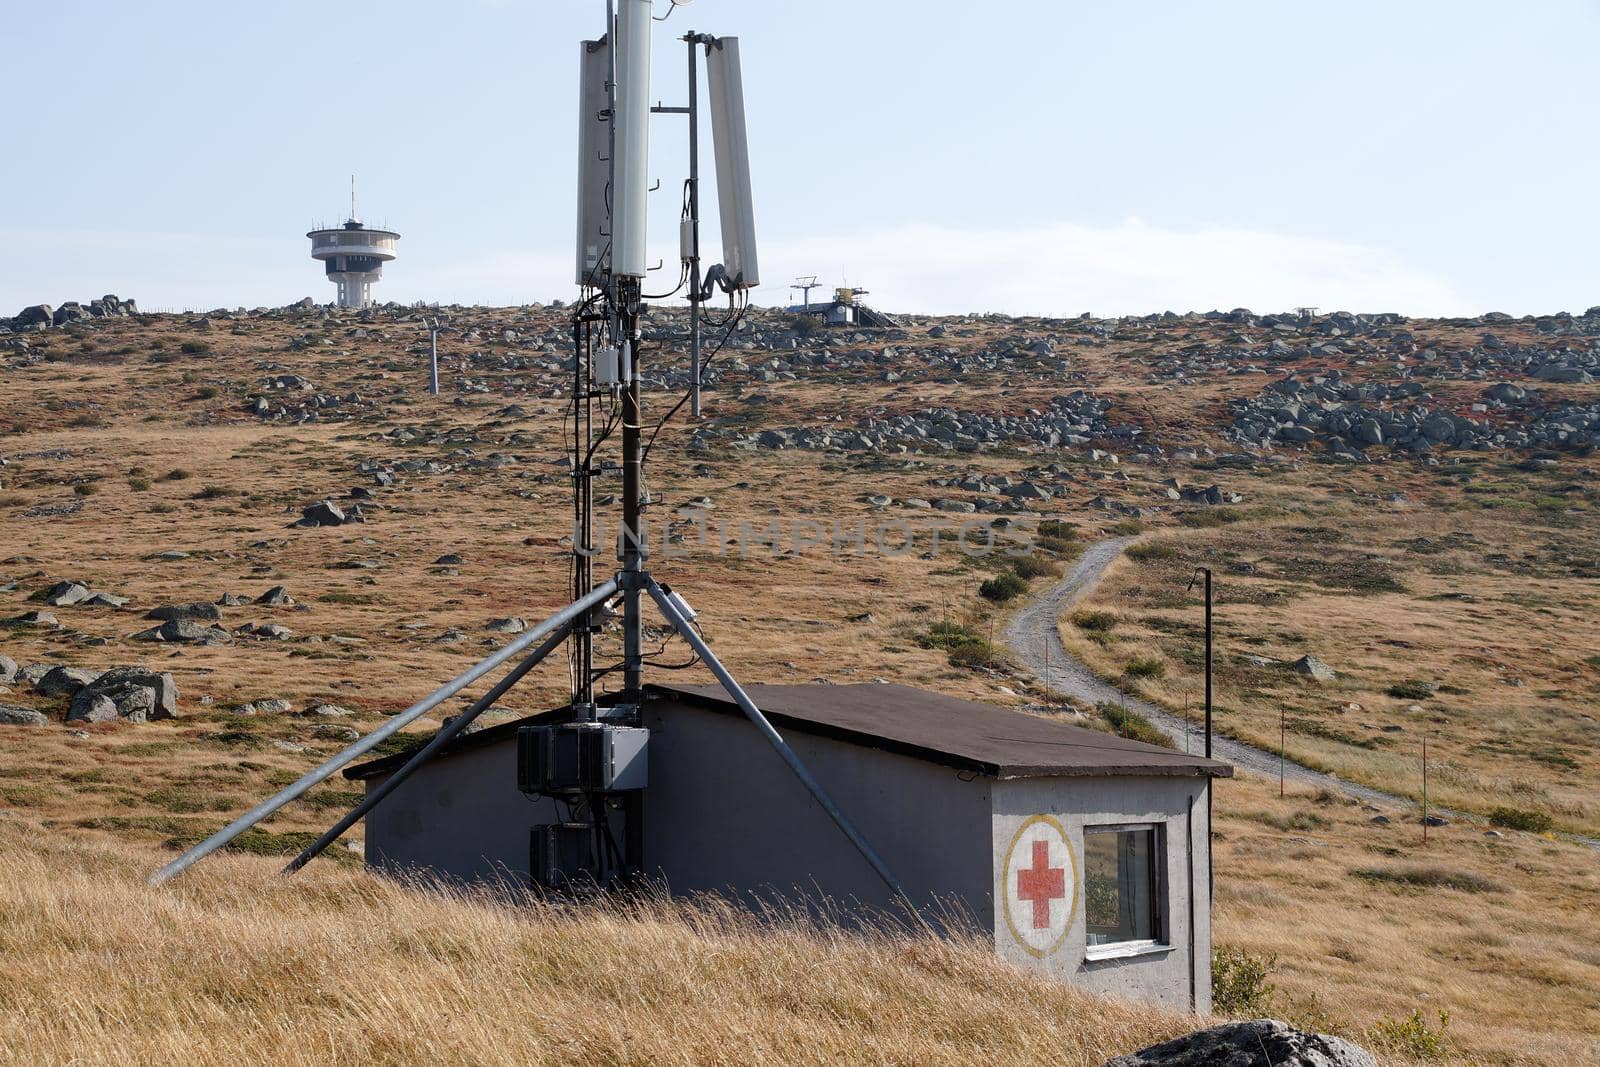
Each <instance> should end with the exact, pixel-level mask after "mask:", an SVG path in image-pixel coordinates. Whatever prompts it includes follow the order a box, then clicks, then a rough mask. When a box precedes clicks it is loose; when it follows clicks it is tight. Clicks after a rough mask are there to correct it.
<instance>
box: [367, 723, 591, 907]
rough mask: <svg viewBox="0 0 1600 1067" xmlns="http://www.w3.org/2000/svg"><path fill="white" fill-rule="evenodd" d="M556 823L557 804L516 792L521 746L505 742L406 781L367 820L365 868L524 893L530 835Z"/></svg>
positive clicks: (428, 766)
mask: <svg viewBox="0 0 1600 1067" xmlns="http://www.w3.org/2000/svg"><path fill="white" fill-rule="evenodd" d="M381 781H383V779H382V778H375V779H372V780H370V781H368V782H367V788H368V789H369V790H370V789H373V788H375V787H376V786H377V785H378V783H379V782H381ZM558 821H560V816H559V815H558V814H557V811H556V804H555V801H553V800H549V799H546V798H537V799H535V798H530V797H526V796H523V795H522V793H520V792H518V791H517V743H516V740H515V738H508V739H506V740H505V741H503V742H501V743H499V744H493V745H486V746H484V747H483V748H475V749H469V750H467V751H465V752H459V753H456V754H455V755H452V756H450V757H449V758H447V759H443V760H436V761H434V762H432V763H428V764H425V765H424V766H423V767H421V768H420V769H418V770H417V772H416V773H415V774H413V775H412V776H411V777H410V778H408V779H406V781H405V782H404V783H402V784H401V785H400V787H399V788H397V789H396V790H395V791H394V792H393V793H392V794H390V796H389V797H388V798H387V799H386V800H384V802H383V803H382V804H379V805H378V806H377V807H376V808H374V809H373V810H372V811H371V812H370V813H369V814H368V815H367V837H366V841H367V863H368V864H369V865H371V866H374V867H377V868H379V869H381V870H385V871H390V872H395V873H405V872H408V871H411V872H420V873H424V874H433V875H444V876H446V877H449V878H453V879H456V880H458V881H463V882H493V881H499V880H502V879H509V880H510V881H512V882H513V883H514V884H515V885H517V886H518V887H526V886H527V885H528V840H529V831H530V830H531V828H532V827H533V826H534V825H535V824H536V823H548V822H558ZM618 832H619V833H620V832H621V828H620V826H619V827H618Z"/></svg>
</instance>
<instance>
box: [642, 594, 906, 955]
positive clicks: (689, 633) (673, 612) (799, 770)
mask: <svg viewBox="0 0 1600 1067" xmlns="http://www.w3.org/2000/svg"><path fill="white" fill-rule="evenodd" d="M645 582H646V585H645V589H646V590H647V591H648V592H649V593H650V598H651V599H652V600H654V601H655V602H656V606H657V607H658V608H660V609H661V613H662V614H663V615H665V616H666V618H667V621H668V622H670V623H672V625H673V628H674V629H676V630H677V631H678V633H680V634H682V635H683V639H684V640H685V641H687V642H689V646H690V647H691V648H693V649H694V650H695V653H696V654H697V655H699V657H700V658H701V659H702V660H704V661H705V664H706V666H707V667H709V668H710V669H711V673H712V674H714V675H716V676H717V681H719V682H721V683H722V688H723V689H725V690H727V693H728V695H729V696H731V697H732V698H733V700H734V703H736V704H738V705H739V709H740V710H741V711H743V712H744V714H745V718H747V719H749V720H750V721H751V722H752V723H754V724H755V726H756V729H758V730H760V731H761V733H762V735H763V736H764V737H766V739H767V743H768V744H770V745H771V746H772V747H773V748H774V749H776V750H777V752H778V755H779V756H781V757H783V762H785V763H787V764H788V765H789V769H790V770H791V771H793V772H794V776H795V777H796V778H798V779H800V784H801V785H804V786H805V787H806V789H807V790H809V791H810V793H811V796H812V797H813V798H814V799H815V800H816V802H817V803H818V804H820V805H821V806H822V810H823V811H825V812H827V813H828V817H829V818H831V819H832V820H833V821H834V824H835V825H837V826H838V827H839V829H840V830H841V831H843V833H844V836H846V837H848V838H849V839H850V843H851V844H852V845H854V846H856V850H857V851H858V852H860V853H861V855H862V856H863V857H864V858H865V859H866V861H867V862H868V863H869V864H871V865H872V869H873V870H874V871H876V872H877V873H878V877H879V878H882V879H883V884H884V885H886V886H888V887H889V891H890V892H892V893H893V894H894V895H895V897H896V898H898V899H899V901H900V903H901V904H903V905H904V906H905V907H906V909H907V910H908V911H910V912H911V915H912V917H913V918H914V919H916V920H917V921H918V922H920V923H921V924H922V925H923V926H927V925H928V922H927V920H926V919H924V918H923V917H922V913H921V912H920V911H918V910H917V905H916V903H915V902H914V901H913V900H912V899H911V897H910V896H909V895H907V893H906V891H905V889H904V887H902V886H901V885H900V880H899V879H898V878H896V877H895V876H894V872H893V871H891V870H890V869H889V865H888V864H887V863H885V862H884V861H883V857H882V856H880V855H878V853H877V850H876V849H874V848H873V847H872V845H870V844H869V843H868V842H867V839H866V838H864V837H862V836H861V831H860V830H857V829H856V826H855V823H853V822H851V821H850V818H849V816H847V815H845V813H844V812H843V811H841V810H840V809H839V805H837V804H835V803H834V802H833V798H832V797H830V796H828V793H827V790H825V789H823V788H822V783H821V782H818V781H817V780H816V779H815V778H814V777H812V775H811V772H810V771H809V770H808V769H807V768H806V765H805V764H804V763H802V762H801V761H800V757H799V756H796V755H795V754H794V749H792V748H790V747H789V744H788V742H786V741H785V740H784V739H783V737H782V735H780V734H779V733H778V731H777V730H775V729H773V727H772V723H770V722H768V721H767V717H766V716H765V715H763V714H762V713H761V709H760V708H758V707H756V704H755V701H753V700H751V699H750V696H749V694H748V693H746V692H745V691H744V689H743V688H741V687H740V685H739V683H738V682H737V681H736V680H735V679H734V677H733V675H732V674H730V673H728V668H726V667H724V666H723V665H722V661H721V660H719V659H717V657H716V654H715V653H713V652H712V651H711V646H710V645H708V644H706V642H705V639H704V638H703V637H701V636H700V635H699V633H697V632H696V631H695V628H694V627H693V626H691V625H689V620H688V619H687V618H685V617H684V615H683V613H682V612H681V611H679V610H678V607H677V605H676V604H674V603H673V602H672V601H671V600H670V599H668V597H667V594H666V592H665V591H664V590H662V588H661V586H659V585H657V584H656V580H655V579H654V578H650V577H648V576H646V578H645Z"/></svg>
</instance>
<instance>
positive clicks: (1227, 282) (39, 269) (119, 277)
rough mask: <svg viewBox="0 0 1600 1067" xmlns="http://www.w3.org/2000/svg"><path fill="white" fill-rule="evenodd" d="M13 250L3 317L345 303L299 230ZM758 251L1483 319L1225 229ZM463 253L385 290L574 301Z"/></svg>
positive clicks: (1429, 294)
mask: <svg viewBox="0 0 1600 1067" xmlns="http://www.w3.org/2000/svg"><path fill="white" fill-rule="evenodd" d="M0 243H3V244H4V245H5V246H6V247H10V248H13V249H17V248H50V249H52V250H53V252H55V253H56V254H54V255H51V256H48V257H29V256H17V257H8V259H9V262H8V263H7V264H6V266H5V267H4V268H0V315H6V314H14V313H15V311H16V310H19V309H21V308H22V307H24V306H26V305H28V304H34V303H41V302H43V303H51V304H60V303H61V302H62V301H64V300H88V299H91V298H93V297H96V296H99V295H101V294H102V293H108V292H114V293H117V294H118V295H119V296H123V297H133V298H135V299H137V300H139V301H140V303H141V305H142V306H145V307H153V308H158V307H193V308H211V307H236V306H241V305H242V306H246V307H254V306H258V305H274V304H285V303H288V302H290V301H292V300H295V299H298V298H299V297H301V296H306V295H310V296H311V297H313V298H314V299H315V300H317V301H318V302H326V301H328V300H331V299H332V287H331V286H330V285H328V284H327V283H326V282H325V281H324V280H323V279H322V278H321V277H320V276H319V271H318V269H317V264H316V263H314V262H313V261H312V260H311V258H310V256H309V255H308V254H307V250H306V249H305V248H303V247H302V245H303V243H304V242H303V241H302V239H300V238H299V236H298V234H291V235H289V236H287V237H285V238H281V239H280V238H274V239H264V238H258V237H242V236H237V235H213V234H196V233H166V232H134V231H113V232H90V231H43V230H11V231H0ZM705 244H706V246H707V247H708V248H709V249H711V250H712V254H713V255H714V254H715V250H716V248H717V247H718V246H717V244H716V241H715V235H714V234H708V235H707V236H706V239H705ZM218 247H225V248H227V249H228V251H229V264H230V266H229V268H228V269H227V270H226V271H224V272H221V273H219V272H218V271H216V270H215V269H213V264H214V262H215V251H216V249H217V248H218ZM761 252H762V257H761V258H762V274H763V276H764V277H765V278H766V284H765V285H763V286H762V287H761V288H760V289H759V290H757V291H756V292H755V294H754V297H755V300H756V302H757V303H760V304H767V305H783V304H787V303H789V302H790V300H791V294H790V293H789V292H788V290H787V285H788V282H789V281H790V279H792V278H794V277H796V276H798V275H801V274H813V273H814V274H818V275H820V276H821V280H822V281H823V282H824V284H825V285H829V286H831V285H837V284H843V283H844V282H845V281H847V280H848V281H849V282H851V283H854V284H857V285H865V286H866V287H867V288H868V289H870V290H871V292H872V296H871V298H870V302H871V303H873V304H874V305H875V306H878V307H881V308H884V309H885V310H888V311H906V312H921V313H927V314H963V313H966V312H974V311H976V312H990V311H994V312H1003V313H1007V314H1017V315H1026V314H1033V315H1057V316H1067V315H1076V314H1079V313H1082V312H1085V311H1087V312H1091V313H1093V314H1095V315H1127V314H1146V313H1149V312H1153V311H1166V310H1171V311H1196V310H1198V311H1204V310H1209V309H1212V308H1224V309H1226V308H1234V307H1241V306H1242V307H1249V308H1251V309H1253V310H1257V311H1273V310H1284V309H1288V308H1292V307H1298V306H1302V305H1314V306H1317V307H1321V308H1324V309H1329V310H1332V309H1345V310H1353V311H1399V312H1403V313H1405V314H1411V315H1464V314H1473V313H1475V311H1476V310H1481V309H1474V308H1472V307H1471V306H1470V305H1469V303H1468V301H1467V300H1465V299H1464V298H1463V297H1462V296H1461V294H1460V293H1459V292H1458V291H1457V290H1456V289H1455V288H1454V287H1453V286H1452V285H1451V284H1450V283H1449V282H1448V281H1446V280H1445V279H1443V278H1440V277H1438V276H1436V275H1432V274H1429V273H1427V272H1425V271H1422V270H1419V269H1417V268H1415V267H1412V266H1410V265H1408V264H1406V263H1404V262H1403V261H1402V260H1400V258H1399V257H1397V256H1395V255H1394V254H1393V253H1391V252H1388V251H1387V250H1384V249H1381V248H1374V247H1370V246H1365V245H1358V244H1351V243H1345V242H1340V241H1330V240H1324V239H1318V238H1307V237H1297V236H1291V235H1285V234H1274V233H1266V232H1261V231H1252V230H1240V229H1229V228H1224V227H1212V228H1206V229H1198V230H1173V229H1163V228H1161V227H1158V226H1152V225H1149V224H1146V223H1144V222H1142V221H1140V220H1137V219H1130V220H1128V221H1125V222H1123V223H1120V224H1118V225H1115V226H1104V227H1096V226H1085V225H1080V224H1075V223H1056V224H1054V225H1050V226H1045V227H1042V228H1040V229H1037V230H1002V229H977V228H973V229H964V228H960V227H952V226H940V225H935V224H920V225H912V226H903V227H897V228H892V229H884V230H878V231H852V232H849V233H841V234H819V235H816V236H810V237H804V238H799V239H791V240H772V241H767V242H765V243H764V244H763V247H762V249H761ZM452 253H453V254H452V255H449V256H439V257H437V258H430V257H429V256H428V255H427V254H426V252H424V250H423V249H422V248H420V247H417V246H416V245H415V244H413V245H410V246H408V245H405V244H402V246H401V256H400V259H399V261H397V262H396V263H395V264H394V266H393V267H391V268H389V269H388V270H387V271H386V272H385V274H386V277H385V278H384V280H383V282H382V283H380V286H379V287H378V289H377V290H376V293H375V295H377V296H378V298H379V299H381V300H395V301H399V302H401V303H410V302H413V301H419V300H420V301H427V302H440V303H484V304H525V303H530V302H533V301H541V300H551V299H558V298H564V299H570V298H571V296H572V295H573V285H572V275H571V270H572V267H571V260H570V253H569V252H568V250H567V249H566V248H565V247H560V248H552V247H546V248H539V249H529V248H494V249H483V250H475V251H474V252H473V253H472V254H470V255H461V254H459V251H458V250H454V249H453V250H452ZM672 262H673V261H669V266H671V263H672ZM664 275H665V272H663V276H664ZM667 284H670V282H668V283H667ZM673 302H674V303H676V302H677V301H676V300H675V301H673Z"/></svg>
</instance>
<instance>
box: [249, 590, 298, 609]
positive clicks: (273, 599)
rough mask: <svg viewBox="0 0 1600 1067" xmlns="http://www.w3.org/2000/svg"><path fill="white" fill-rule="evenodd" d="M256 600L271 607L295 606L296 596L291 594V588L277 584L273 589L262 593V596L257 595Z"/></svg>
mask: <svg viewBox="0 0 1600 1067" xmlns="http://www.w3.org/2000/svg"><path fill="white" fill-rule="evenodd" d="M255 602H256V603H257V604H262V605H265V606H267V607H269V608H292V607H294V597H292V596H290V595H289V590H287V589H285V588H284V587H283V586H281V585H275V586H273V587H272V588H271V589H268V590H267V591H266V592H265V593H262V594H261V595H260V596H258V597H256V600H255Z"/></svg>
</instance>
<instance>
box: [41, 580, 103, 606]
mask: <svg viewBox="0 0 1600 1067" xmlns="http://www.w3.org/2000/svg"><path fill="white" fill-rule="evenodd" d="M93 595H94V594H93V593H92V592H90V591H89V589H88V587H87V586H83V585H80V584H78V583H77V582H57V583H56V584H55V585H52V586H51V587H50V588H49V589H46V590H45V591H44V592H43V593H42V594H40V596H39V599H40V600H42V601H44V602H45V603H46V604H49V605H50V606H51V607H53V608H70V607H71V606H72V605H74V604H82V603H83V602H84V601H85V600H88V599H89V598H90V597H91V596H93Z"/></svg>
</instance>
